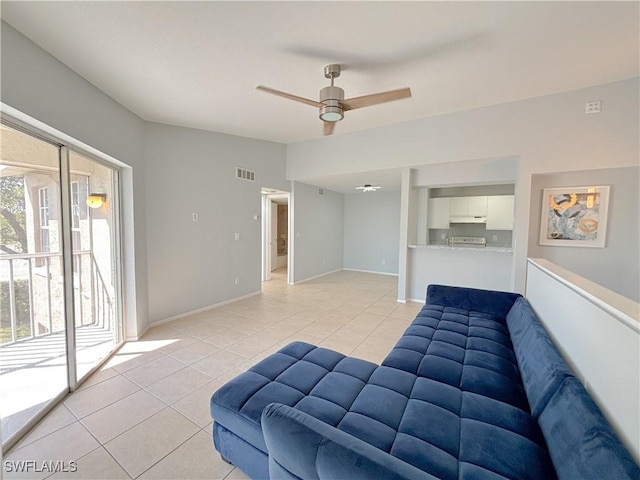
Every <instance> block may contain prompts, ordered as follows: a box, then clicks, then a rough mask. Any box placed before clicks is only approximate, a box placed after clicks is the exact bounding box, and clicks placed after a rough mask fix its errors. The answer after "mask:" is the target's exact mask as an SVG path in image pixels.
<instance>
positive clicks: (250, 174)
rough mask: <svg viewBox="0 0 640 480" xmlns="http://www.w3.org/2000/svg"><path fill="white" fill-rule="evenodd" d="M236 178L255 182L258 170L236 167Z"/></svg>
mask: <svg viewBox="0 0 640 480" xmlns="http://www.w3.org/2000/svg"><path fill="white" fill-rule="evenodd" d="M236 178H237V179H239V180H247V181H248V182H255V181H256V172H254V171H253V170H247V169H246V168H241V167H236Z"/></svg>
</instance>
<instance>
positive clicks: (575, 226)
mask: <svg viewBox="0 0 640 480" xmlns="http://www.w3.org/2000/svg"><path fill="white" fill-rule="evenodd" d="M608 207H609V186H599V187H563V188H545V189H544V190H543V191H542V211H541V218H540V245H553V246H561V247H599V248H603V247H604V245H605V239H606V235H607V210H608Z"/></svg>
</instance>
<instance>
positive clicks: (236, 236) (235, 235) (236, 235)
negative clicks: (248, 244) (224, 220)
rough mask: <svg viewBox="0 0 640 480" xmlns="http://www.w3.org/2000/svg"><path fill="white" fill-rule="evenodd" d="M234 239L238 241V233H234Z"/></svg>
mask: <svg viewBox="0 0 640 480" xmlns="http://www.w3.org/2000/svg"><path fill="white" fill-rule="evenodd" d="M234 237H235V239H236V240H240V232H235V233H234Z"/></svg>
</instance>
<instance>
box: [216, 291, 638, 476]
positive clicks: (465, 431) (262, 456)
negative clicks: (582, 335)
mask: <svg viewBox="0 0 640 480" xmlns="http://www.w3.org/2000/svg"><path fill="white" fill-rule="evenodd" d="M211 413H212V416H213V418H214V420H215V422H214V427H213V439H214V445H215V448H216V449H217V450H218V452H220V454H221V455H222V457H223V458H224V459H225V460H226V461H228V462H230V463H233V464H235V465H237V466H238V467H239V468H240V469H241V470H243V471H244V472H245V473H246V474H247V475H249V477H251V478H254V479H267V478H271V479H345V480H353V479H363V480H365V479H367V480H368V479H443V480H453V479H468V480H472V479H473V480H481V479H486V480H498V479H505V478H509V479H532V480H539V479H554V478H559V479H561V480H565V479H566V480H569V479H571V480H576V479H597V480H602V479H615V480H622V479H634V480H638V479H639V478H640V469H639V468H638V465H637V464H636V463H635V462H634V460H633V459H632V457H631V456H630V454H629V452H628V451H627V450H626V449H625V447H624V446H623V445H622V443H621V442H620V440H619V439H618V438H617V436H616V435H615V434H614V432H613V431H612V430H611V427H610V426H609V424H608V423H607V421H606V420H605V418H604V417H603V415H602V413H601V412H600V410H599V409H598V407H597V406H596V405H595V404H594V402H593V401H592V399H591V397H590V396H589V394H588V393H587V391H586V390H585V389H584V387H583V385H582V384H581V383H580V382H579V381H578V380H577V379H576V378H575V377H574V375H573V373H572V372H571V370H570V369H569V367H568V366H567V364H566V363H565V361H564V360H563V358H562V357H561V356H560V354H559V353H558V351H557V350H556V348H555V346H554V345H553V343H552V341H551V339H550V338H549V336H548V335H547V333H546V331H545V330H544V328H543V327H542V325H541V324H540V322H539V320H538V319H537V318H536V316H535V314H534V313H533V311H532V310H531V308H530V306H529V304H528V302H527V301H526V299H524V298H523V297H522V296H520V295H518V294H512V293H506V292H495V291H486V290H477V289H469V288H459V287H448V286H441V285H430V286H429V287H428V289H427V297H426V304H425V306H424V308H423V309H422V310H421V311H420V313H419V314H418V316H417V317H416V319H415V320H414V321H413V323H412V324H411V325H410V326H409V328H408V329H407V330H406V332H405V333H404V334H403V336H402V337H401V338H400V340H399V341H398V343H397V344H396V346H395V347H394V348H393V349H392V350H391V352H390V353H389V355H388V356H387V357H386V359H385V360H384V361H383V362H382V365H376V364H373V363H371V362H367V361H364V360H359V359H356V358H351V357H346V356H344V355H342V354H340V353H338V352H334V351H332V350H328V349H324V348H318V347H315V346H313V345H310V344H307V343H302V342H295V343H292V344H289V345H288V346H286V347H284V348H282V349H281V350H280V351H278V352H277V353H274V354H273V355H271V356H269V357H267V358H265V359H264V360H262V361H261V362H259V363H258V364H257V365H255V366H254V367H252V368H251V369H249V370H248V371H247V372H245V373H243V374H241V375H239V376H238V377H236V378H235V379H233V380H231V381H230V382H228V383H227V384H225V385H224V386H223V387H222V388H220V389H219V390H218V391H217V392H215V393H214V395H213V397H212V399H211Z"/></svg>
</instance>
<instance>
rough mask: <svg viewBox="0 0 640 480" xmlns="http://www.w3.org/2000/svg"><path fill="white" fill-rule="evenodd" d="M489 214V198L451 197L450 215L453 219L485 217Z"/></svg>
mask: <svg viewBox="0 0 640 480" xmlns="http://www.w3.org/2000/svg"><path fill="white" fill-rule="evenodd" d="M486 214H487V197H486V196H476V197H451V202H450V204H449V215H450V216H452V217H484V216H485V215H486Z"/></svg>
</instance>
